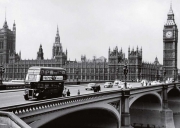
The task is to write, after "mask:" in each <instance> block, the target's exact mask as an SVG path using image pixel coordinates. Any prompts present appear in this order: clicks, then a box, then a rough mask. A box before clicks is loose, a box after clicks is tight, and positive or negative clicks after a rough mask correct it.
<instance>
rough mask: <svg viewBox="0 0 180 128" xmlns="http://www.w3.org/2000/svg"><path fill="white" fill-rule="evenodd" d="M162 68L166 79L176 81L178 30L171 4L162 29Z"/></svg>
mask: <svg viewBox="0 0 180 128" xmlns="http://www.w3.org/2000/svg"><path fill="white" fill-rule="evenodd" d="M163 46H164V47H163V66H164V69H165V71H166V78H173V79H175V80H176V79H177V75H178V72H177V50H178V49H177V48H178V28H177V25H176V23H175V20H174V13H173V10H172V4H171V5H170V10H169V12H168V14H167V22H166V24H165V25H164V29H163Z"/></svg>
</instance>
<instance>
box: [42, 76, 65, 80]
mask: <svg viewBox="0 0 180 128" xmlns="http://www.w3.org/2000/svg"><path fill="white" fill-rule="evenodd" d="M43 80H63V76H43Z"/></svg>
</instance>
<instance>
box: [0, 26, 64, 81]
mask: <svg viewBox="0 0 180 128" xmlns="http://www.w3.org/2000/svg"><path fill="white" fill-rule="evenodd" d="M52 53H53V56H52V59H44V53H43V48H42V45H40V47H39V51H38V52H37V59H35V60H33V59H32V60H29V59H28V60H22V59H21V53H19V55H18V54H16V53H15V52H14V53H12V54H11V55H10V56H9V61H7V63H2V62H4V60H1V61H0V62H1V64H3V65H4V67H5V68H6V73H4V74H3V75H4V80H12V79H25V76H26V73H27V70H28V69H29V67H31V66H44V67H62V66H64V65H65V63H66V61H67V50H66V52H63V49H62V46H61V43H60V36H59V30H58V28H57V34H56V37H55V42H54V44H53V48H52Z"/></svg>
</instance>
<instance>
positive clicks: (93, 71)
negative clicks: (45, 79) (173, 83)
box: [0, 8, 178, 81]
mask: <svg viewBox="0 0 180 128" xmlns="http://www.w3.org/2000/svg"><path fill="white" fill-rule="evenodd" d="M167 33H168V34H167ZM177 33H178V31H177V26H176V24H175V21H174V14H173V12H172V8H170V11H169V13H168V19H167V23H166V24H165V25H164V31H163V34H164V35H163V39H164V40H163V43H164V48H163V65H164V66H163V65H162V64H160V63H159V61H158V59H157V57H156V58H155V60H154V62H151V63H150V62H144V61H143V59H142V58H143V50H142V48H139V47H138V46H137V47H136V48H130V47H129V48H128V56H127V58H126V57H125V53H124V52H123V50H122V48H121V49H119V48H118V47H117V46H116V47H115V48H113V49H112V48H109V50H108V49H107V52H108V58H105V57H103V56H102V57H100V58H95V57H94V58H93V59H92V60H89V59H87V58H86V56H85V55H82V56H81V60H80V61H76V60H75V61H71V60H67V56H68V52H67V50H66V51H63V47H62V44H61V43H60V36H59V30H58V28H57V34H56V36H55V42H54V43H53V46H52V58H51V59H44V53H43V48H42V45H40V46H39V51H37V58H36V59H34V60H22V59H21V52H20V53H16V24H15V23H14V24H13V30H10V29H9V28H8V25H7V21H6V20H5V22H4V25H3V28H2V29H0V63H1V65H3V66H4V67H5V69H6V70H5V73H4V74H3V79H4V80H12V79H13V80H14V79H18V80H23V79H25V76H26V73H27V70H28V68H29V67H31V66H44V67H63V68H65V69H66V71H67V74H68V80H71V81H76V80H77V79H78V80H79V81H94V80H115V79H120V80H124V78H125V77H124V72H123V68H124V65H125V64H126V65H127V68H128V74H127V80H128V81H136V80H140V79H147V80H150V81H153V80H163V79H164V78H165V75H166V77H169V78H170V77H173V78H176V76H177V38H178V37H177ZM169 34H170V35H169ZM171 52H173V54H171ZM165 72H167V74H165Z"/></svg>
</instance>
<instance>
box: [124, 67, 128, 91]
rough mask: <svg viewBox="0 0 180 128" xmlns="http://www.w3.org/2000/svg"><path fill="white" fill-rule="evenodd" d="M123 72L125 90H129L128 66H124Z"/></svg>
mask: <svg viewBox="0 0 180 128" xmlns="http://www.w3.org/2000/svg"><path fill="white" fill-rule="evenodd" d="M123 71H124V80H125V83H124V86H125V89H127V83H126V79H127V73H128V68H127V65H124V68H123Z"/></svg>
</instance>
